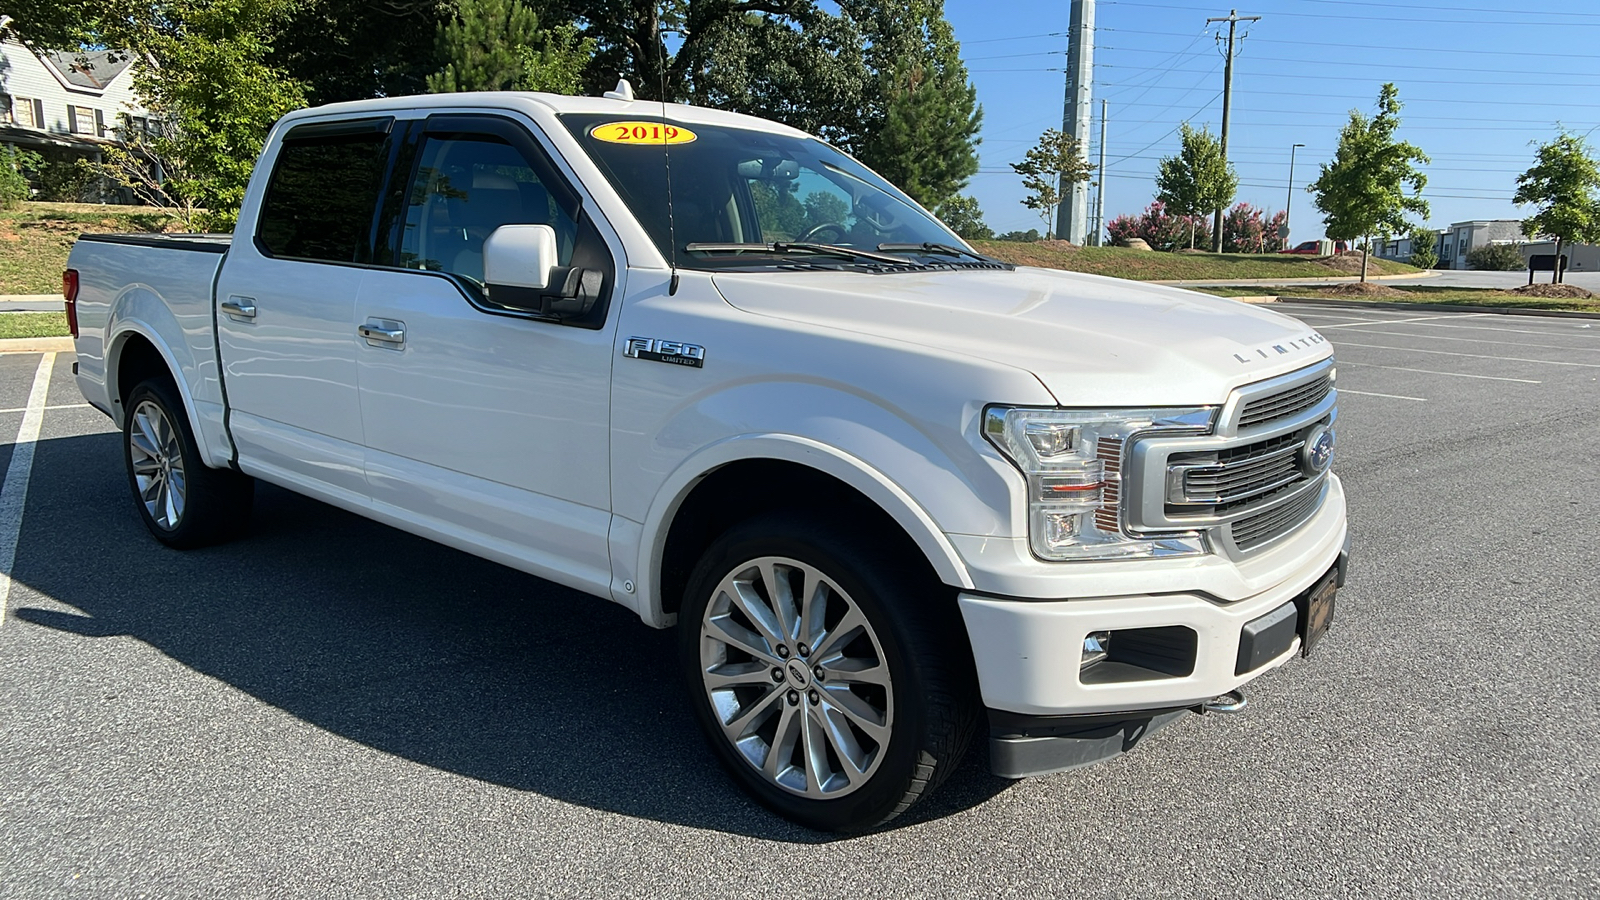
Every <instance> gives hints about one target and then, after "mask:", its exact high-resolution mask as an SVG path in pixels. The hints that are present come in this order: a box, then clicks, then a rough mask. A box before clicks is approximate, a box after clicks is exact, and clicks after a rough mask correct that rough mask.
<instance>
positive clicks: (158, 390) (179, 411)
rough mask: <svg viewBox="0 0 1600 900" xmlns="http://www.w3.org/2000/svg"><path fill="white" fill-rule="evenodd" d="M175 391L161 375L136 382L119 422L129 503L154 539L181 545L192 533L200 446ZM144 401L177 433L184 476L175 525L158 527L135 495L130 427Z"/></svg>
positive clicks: (136, 493) (188, 541)
mask: <svg viewBox="0 0 1600 900" xmlns="http://www.w3.org/2000/svg"><path fill="white" fill-rule="evenodd" d="M176 395H177V392H176V390H174V389H173V387H172V386H171V385H170V384H169V383H168V382H165V381H163V380H161V379H150V380H149V381H144V382H140V383H139V384H138V385H137V386H135V387H134V389H133V390H132V391H131V392H129V394H128V402H127V405H126V406H125V407H124V410H125V413H126V414H125V416H124V418H123V423H122V463H123V466H124V468H125V469H126V470H127V475H128V490H129V492H130V493H131V494H132V495H133V505H134V508H135V509H136V510H138V512H139V518H140V519H142V520H143V521H144V524H145V527H146V528H148V529H150V533H151V534H153V535H155V537H156V539H157V540H160V541H161V542H162V543H164V544H170V545H174V546H183V545H186V544H189V543H192V542H193V541H194V539H195V537H196V535H195V534H194V532H195V519H196V516H195V515H194V500H195V496H194V495H195V490H194V488H195V476H196V474H198V467H200V466H201V465H202V463H201V462H200V448H199V447H198V446H197V445H196V444H195V440H194V435H193V434H192V433H191V432H190V431H189V419H188V416H186V415H184V411H183V403H182V402H181V401H179V400H178V399H177V396H176ZM145 402H151V403H154V404H155V405H156V406H158V407H160V408H161V412H162V413H163V414H164V415H165V416H166V417H167V421H168V422H169V423H171V425H172V427H173V429H174V430H176V431H177V433H178V452H179V454H181V456H182V460H181V461H182V463H183V477H184V508H183V515H182V516H180V517H179V519H178V525H177V527H176V528H162V527H161V526H160V525H159V524H158V523H157V522H156V520H155V518H154V517H153V516H151V515H150V511H149V510H147V509H145V506H144V500H143V498H142V497H140V496H139V482H138V479H137V478H135V477H134V474H133V448H132V446H131V442H132V438H133V429H134V427H135V426H134V422H133V419H134V412H135V411H136V410H138V408H139V406H140V405H141V404H143V403H145Z"/></svg>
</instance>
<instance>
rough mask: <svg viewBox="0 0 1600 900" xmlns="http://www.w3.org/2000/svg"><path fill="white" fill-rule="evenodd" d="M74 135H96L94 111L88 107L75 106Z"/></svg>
mask: <svg viewBox="0 0 1600 900" xmlns="http://www.w3.org/2000/svg"><path fill="white" fill-rule="evenodd" d="M72 133H73V134H89V135H93V134H94V133H95V127H94V110H93V109H91V108H89V107H87V106H74V107H73V108H72ZM96 136H98V135H96Z"/></svg>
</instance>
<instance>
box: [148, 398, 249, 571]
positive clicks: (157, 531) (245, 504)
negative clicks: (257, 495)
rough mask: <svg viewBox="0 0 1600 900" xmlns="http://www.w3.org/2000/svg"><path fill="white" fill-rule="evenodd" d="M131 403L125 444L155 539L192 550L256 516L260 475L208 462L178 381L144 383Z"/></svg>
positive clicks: (240, 527)
mask: <svg viewBox="0 0 1600 900" xmlns="http://www.w3.org/2000/svg"><path fill="white" fill-rule="evenodd" d="M125 408H126V410H127V418H126V420H125V421H124V422H123V425H122V450H123V460H124V462H125V463H126V464H127V467H128V487H129V489H131V490H132V492H133V500H134V505H135V506H136V507H137V508H138V510H139V516H140V518H142V519H143V520H144V524H145V527H146V528H148V529H150V533H151V534H152V535H154V536H155V538H156V540H158V541H161V542H162V543H163V544H166V545H167V546H169V547H176V548H178V549H188V548H191V547H200V546H204V545H206V544H214V543H218V542H220V541H225V540H227V539H229V538H231V537H234V536H236V535H238V534H239V533H240V532H241V531H242V530H243V529H244V526H245V523H246V522H247V521H248V520H249V517H250V505H251V500H252V498H253V496H254V480H253V479H251V478H249V477H248V476H246V475H242V474H240V473H238V472H234V471H231V470H227V469H212V468H209V467H207V466H206V465H205V463H204V462H202V461H201V459H200V449H199V447H198V446H197V445H196V444H195V440H194V432H193V431H191V430H190V428H189V420H188V418H187V417H186V416H185V415H184V412H183V403H182V402H181V401H180V400H179V399H178V393H177V390H176V389H175V388H174V387H173V385H172V382H171V381H169V380H167V379H165V378H152V379H150V380H148V381H144V382H141V383H140V384H139V385H138V386H136V387H135V388H134V389H133V391H132V392H130V393H129V394H128V401H127V405H126V407H125Z"/></svg>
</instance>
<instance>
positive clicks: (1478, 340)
mask: <svg viewBox="0 0 1600 900" xmlns="http://www.w3.org/2000/svg"><path fill="white" fill-rule="evenodd" d="M1360 333H1361V334H1381V335H1384V336H1386V337H1406V338H1423V339H1425V340H1430V341H1464V342H1467V343H1472V344H1505V345H1506V346H1508V347H1527V348H1528V349H1529V350H1580V351H1588V352H1600V346H1595V347H1562V346H1560V345H1559V344H1524V343H1522V342H1521V341H1497V340H1494V339H1492V338H1464V337H1450V336H1448V335H1443V334H1406V333H1405V332H1403V331H1362V332H1360ZM0 412H5V410H0Z"/></svg>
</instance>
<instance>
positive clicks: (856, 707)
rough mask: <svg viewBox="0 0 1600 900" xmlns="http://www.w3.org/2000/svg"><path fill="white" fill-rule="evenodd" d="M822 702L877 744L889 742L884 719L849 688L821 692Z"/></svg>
mask: <svg viewBox="0 0 1600 900" xmlns="http://www.w3.org/2000/svg"><path fill="white" fill-rule="evenodd" d="M822 702H823V704H824V705H826V706H827V707H829V708H830V709H835V710H838V711H839V712H841V713H843V714H844V715H845V717H847V718H848V719H849V720H850V721H851V722H853V723H855V725H856V727H858V728H860V729H861V730H862V731H865V732H866V733H867V736H868V737H870V738H872V739H873V740H875V741H877V742H878V743H880V744H882V743H886V742H887V741H888V740H889V729H888V727H887V725H886V723H885V722H884V720H883V719H884V717H883V715H882V714H881V713H879V712H878V711H877V710H875V709H873V708H872V705H871V704H869V703H868V702H867V701H865V700H863V699H861V698H860V697H858V696H856V695H855V694H854V693H853V692H852V691H851V690H850V689H849V688H842V687H841V688H835V687H830V688H828V689H827V690H825V691H823V692H822Z"/></svg>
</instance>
